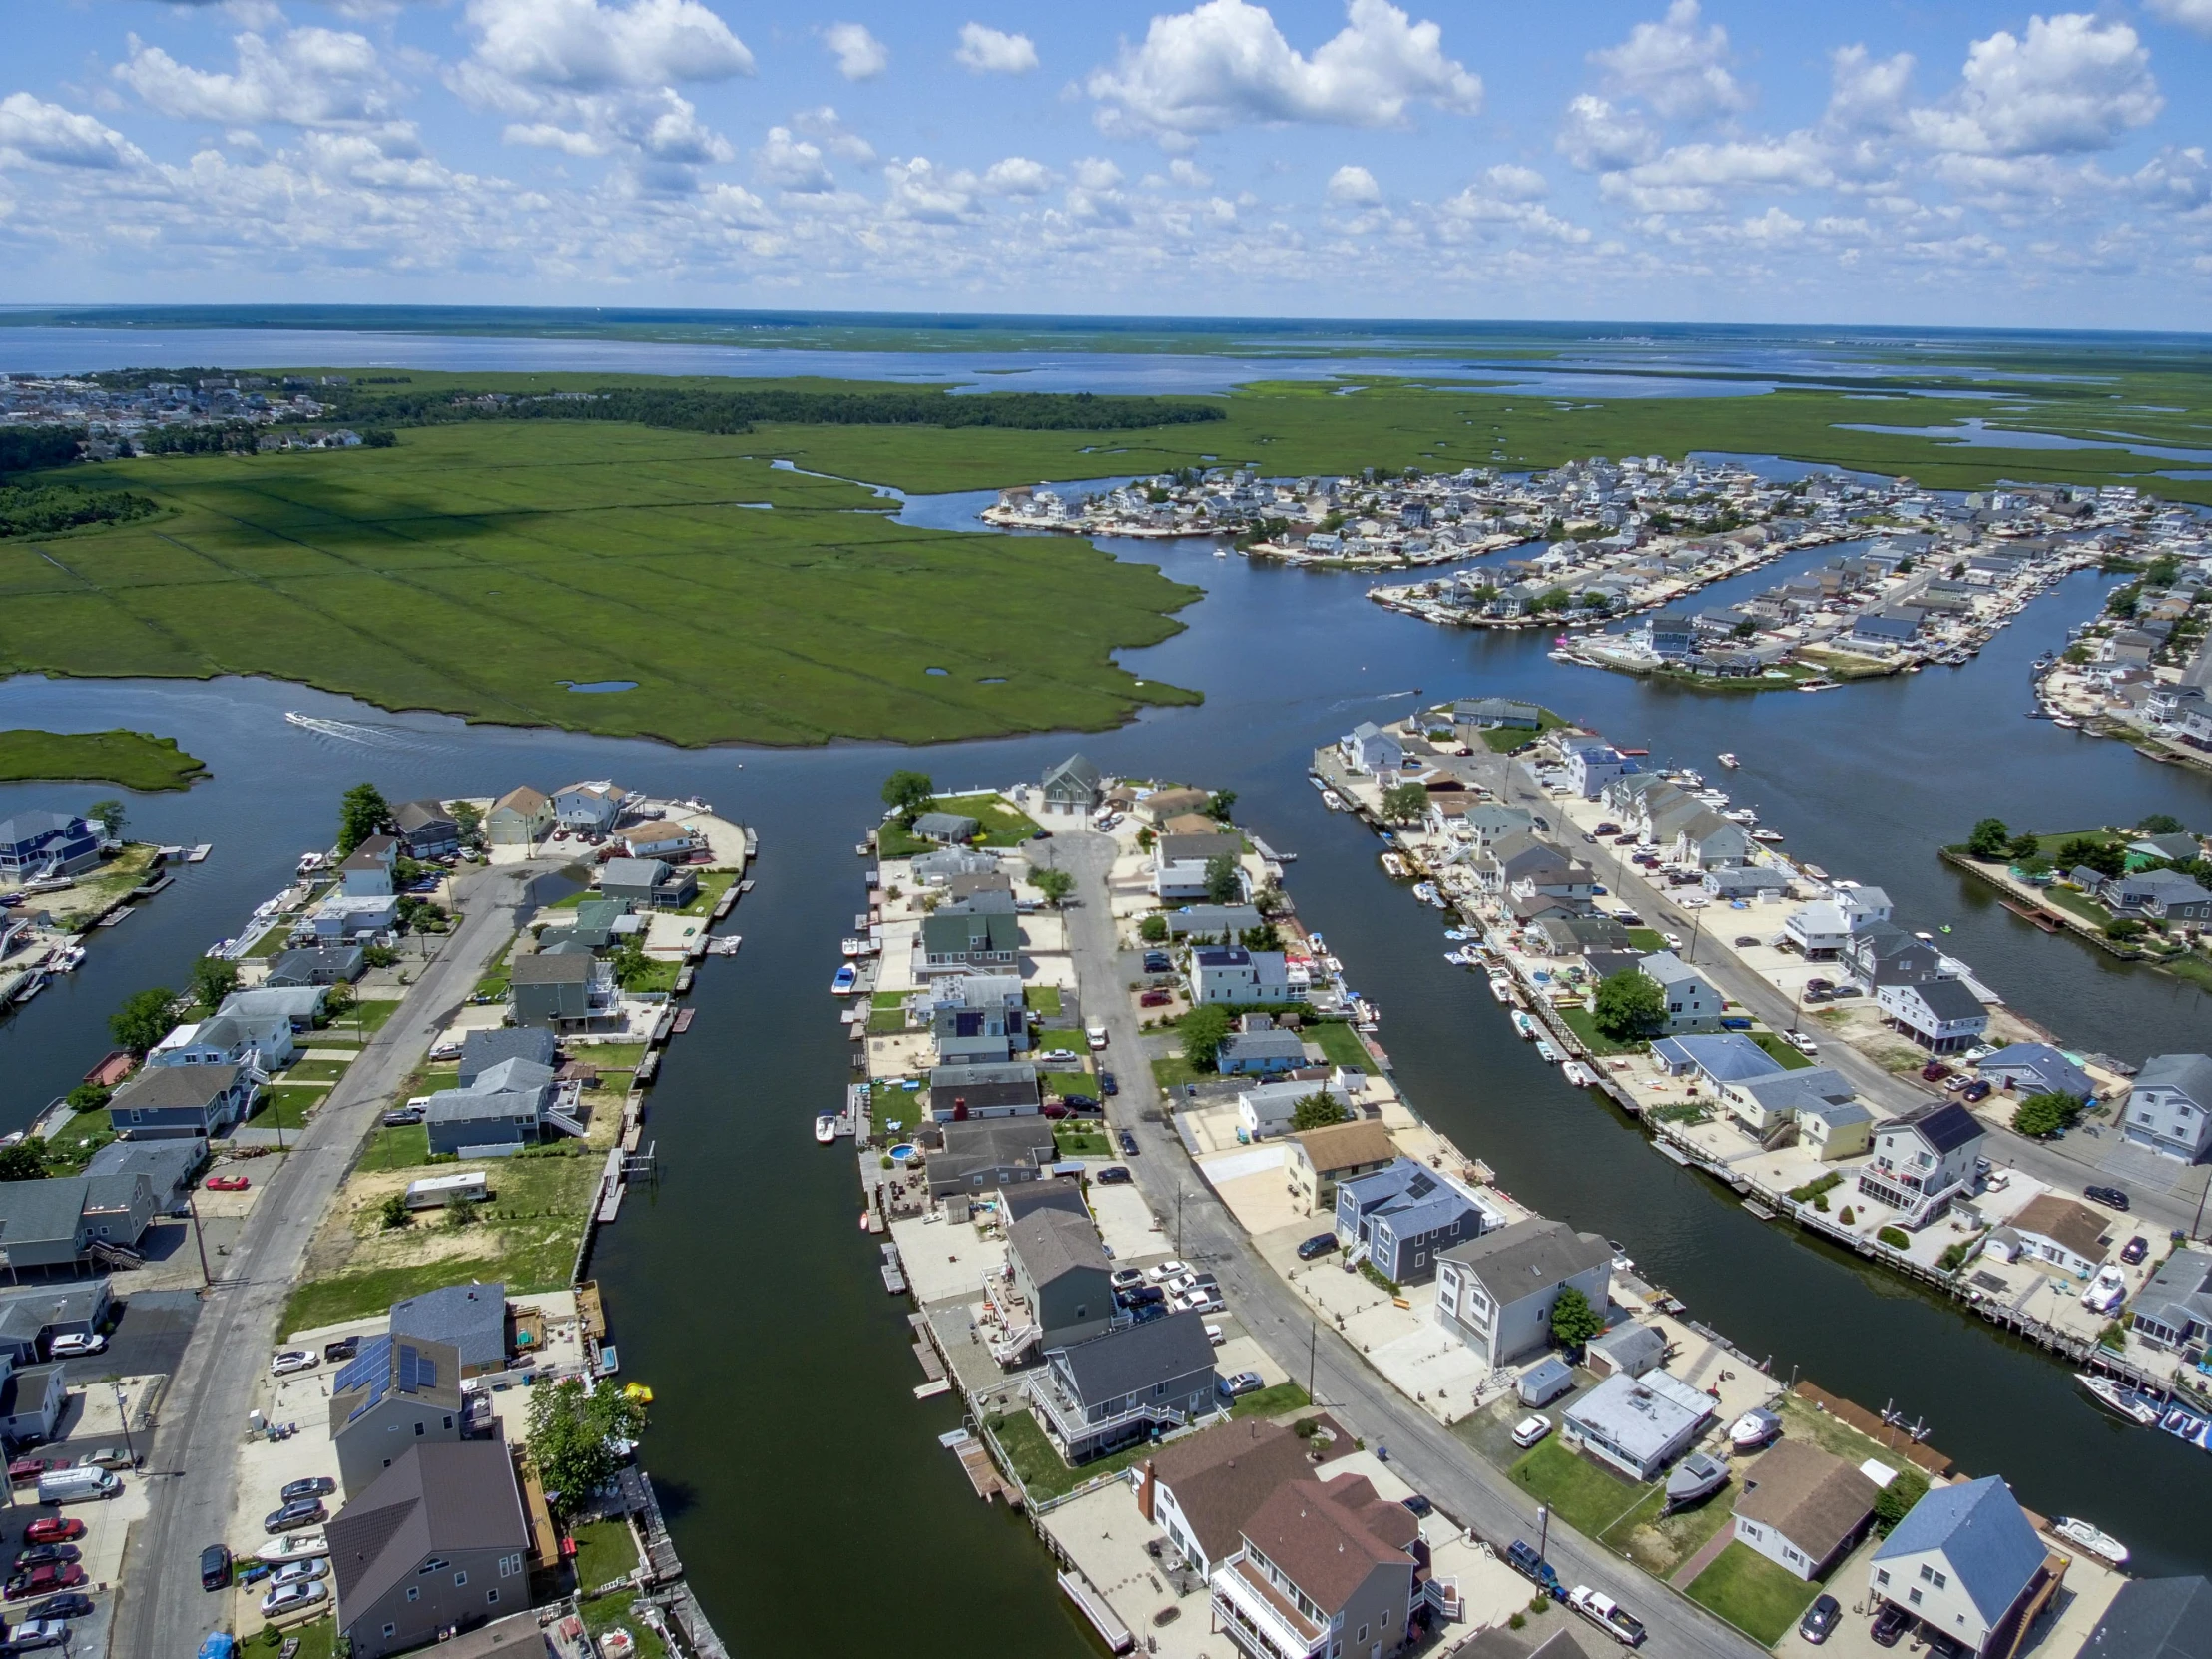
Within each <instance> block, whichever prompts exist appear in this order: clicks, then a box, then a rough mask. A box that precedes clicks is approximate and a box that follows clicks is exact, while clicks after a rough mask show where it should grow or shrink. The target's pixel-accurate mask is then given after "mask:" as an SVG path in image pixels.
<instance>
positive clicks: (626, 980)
mask: <svg viewBox="0 0 2212 1659" xmlns="http://www.w3.org/2000/svg"><path fill="white" fill-rule="evenodd" d="M607 969H608V971H609V972H610V973H612V974H613V975H614V980H615V983H616V984H618V985H620V986H621V987H622V988H623V989H624V990H626V991H627V990H630V989H633V988H634V987H636V986H639V985H642V984H644V983H645V982H646V981H647V980H648V979H650V978H651V977H652V976H653V959H652V958H651V957H650V956H648V955H646V953H645V942H644V941H643V940H642V939H640V938H639V937H638V935H637V934H635V933H626V934H624V935H623V938H622V942H621V943H620V944H618V945H616V946H615V948H614V954H612V955H611V956H609V957H608V958H607Z"/></svg>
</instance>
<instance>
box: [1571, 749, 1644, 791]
mask: <svg viewBox="0 0 2212 1659" xmlns="http://www.w3.org/2000/svg"><path fill="white" fill-rule="evenodd" d="M1559 748H1560V752H1561V753H1562V754H1563V755H1564V756H1565V757H1566V762H1567V787H1568V788H1569V789H1571V790H1573V791H1574V793H1575V794H1576V795H1579V796H1580V797H1581V798H1582V799H1583V800H1584V801H1595V800H1596V799H1597V798H1598V797H1599V796H1601V795H1603V794H1604V793H1605V786H1606V785H1608V784H1610V783H1611V782H1612V781H1613V780H1614V779H1616V778H1619V777H1621V776H1623V775H1624V774H1626V773H1630V772H1634V771H1635V770H1636V763H1635V762H1634V761H1631V760H1630V759H1629V758H1628V757H1627V756H1625V755H1623V754H1622V753H1621V752H1620V751H1619V750H1617V749H1615V748H1614V747H1613V746H1612V745H1611V744H1609V743H1607V742H1605V741H1604V740H1603V739H1602V738H1566V739H1563V740H1561V742H1560V745H1559Z"/></svg>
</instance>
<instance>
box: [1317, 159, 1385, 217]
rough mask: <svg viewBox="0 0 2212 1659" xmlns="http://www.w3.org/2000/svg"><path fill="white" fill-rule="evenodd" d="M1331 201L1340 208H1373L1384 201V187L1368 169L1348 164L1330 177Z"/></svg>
mask: <svg viewBox="0 0 2212 1659" xmlns="http://www.w3.org/2000/svg"><path fill="white" fill-rule="evenodd" d="M1329 200H1330V203H1331V205H1332V206H1334V207H1339V208H1372V207H1375V206H1377V205H1378V204H1380V203H1381V202H1382V200H1383V187H1382V186H1381V185H1379V184H1377V183H1376V182H1375V175H1374V174H1372V173H1370V172H1369V171H1368V170H1367V169H1366V168H1364V167H1359V166H1356V165H1354V164H1353V163H1351V162H1347V163H1346V164H1345V165H1344V166H1343V167H1340V168H1338V169H1337V171H1336V172H1334V173H1332V174H1331V175H1330V176H1329Z"/></svg>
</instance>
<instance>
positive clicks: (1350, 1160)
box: [1283, 1119, 1397, 1216]
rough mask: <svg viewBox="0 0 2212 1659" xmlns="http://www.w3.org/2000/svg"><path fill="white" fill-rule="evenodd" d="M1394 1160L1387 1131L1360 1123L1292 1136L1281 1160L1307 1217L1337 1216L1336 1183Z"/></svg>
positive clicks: (1394, 1155)
mask: <svg viewBox="0 0 2212 1659" xmlns="http://www.w3.org/2000/svg"><path fill="white" fill-rule="evenodd" d="M1396 1157H1397V1148H1396V1147H1395V1146H1393V1145H1391V1144H1390V1136H1389V1131H1388V1130H1386V1129H1384V1128H1383V1126H1382V1125H1381V1124H1380V1123H1376V1122H1374V1121H1372V1120H1369V1119H1360V1120H1357V1121H1355V1122H1352V1123H1333V1124H1330V1125H1329V1126H1328V1127H1327V1128H1325V1129H1308V1130H1305V1131H1304V1132H1302V1133H1300V1134H1296V1135H1293V1136H1292V1137H1291V1140H1290V1145H1289V1148H1288V1150H1287V1152H1286V1154H1285V1156H1284V1159H1283V1168H1284V1170H1285V1171H1286V1172H1287V1173H1288V1174H1289V1176H1290V1181H1291V1188H1292V1190H1293V1191H1294V1192H1295V1193H1296V1194H1297V1195H1298V1202H1299V1206H1300V1207H1301V1208H1302V1209H1303V1210H1304V1211H1305V1212H1306V1213H1307V1214H1308V1215H1310V1216H1314V1215H1322V1214H1325V1213H1326V1214H1329V1215H1335V1214H1336V1212H1337V1183H1338V1182H1340V1181H1351V1180H1354V1179H1356V1178H1357V1177H1359V1176H1363V1175H1373V1174H1374V1173H1375V1172H1376V1171H1377V1170H1379V1169H1387V1168H1389V1166H1390V1164H1391V1162H1392V1161H1393V1160H1394V1159H1395V1158H1396Z"/></svg>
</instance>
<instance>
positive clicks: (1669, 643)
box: [1639, 611, 1697, 663]
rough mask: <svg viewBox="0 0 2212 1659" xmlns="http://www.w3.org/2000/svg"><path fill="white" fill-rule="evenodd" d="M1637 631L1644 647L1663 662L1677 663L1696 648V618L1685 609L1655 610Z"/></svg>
mask: <svg viewBox="0 0 2212 1659" xmlns="http://www.w3.org/2000/svg"><path fill="white" fill-rule="evenodd" d="M1639 632H1640V633H1641V635H1642V638H1643V647H1644V649H1645V650H1646V651H1647V652H1649V653H1650V654H1651V655H1652V656H1654V657H1657V658H1658V659H1659V660H1660V661H1661V662H1663V663H1679V662H1681V661H1683V660H1684V659H1685V658H1688V657H1690V656H1692V655H1693V654H1694V653H1695V652H1696V650H1697V619H1696V618H1695V617H1693V616H1691V615H1690V614H1689V613H1687V612H1685V611H1655V612H1653V613H1652V614H1651V615H1650V616H1648V617H1646V618H1645V619H1644V623H1643V627H1642V628H1641V629H1640V630H1639Z"/></svg>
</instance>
